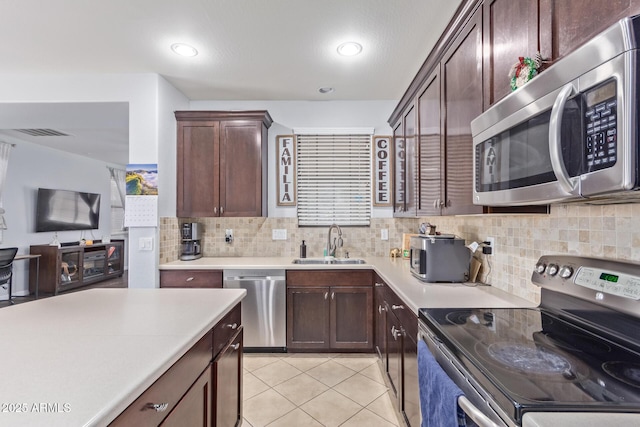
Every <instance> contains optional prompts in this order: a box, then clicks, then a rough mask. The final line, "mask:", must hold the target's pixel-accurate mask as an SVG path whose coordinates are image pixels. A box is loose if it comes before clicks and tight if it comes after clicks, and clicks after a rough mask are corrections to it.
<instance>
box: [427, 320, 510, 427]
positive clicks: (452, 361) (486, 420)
mask: <svg viewBox="0 0 640 427" xmlns="http://www.w3.org/2000/svg"><path fill="white" fill-rule="evenodd" d="M418 338H419V339H421V340H423V341H424V342H425V343H426V344H427V347H428V348H429V351H431V353H432V354H433V356H434V357H435V359H436V360H437V361H438V363H439V364H440V366H441V367H442V369H443V370H444V371H445V372H446V373H447V375H448V376H449V377H450V378H451V379H452V380H453V382H454V383H456V385H457V386H458V387H460V389H461V390H462V391H463V392H464V396H461V397H460V398H459V399H458V405H459V406H460V408H461V409H462V410H463V411H464V412H465V414H466V415H467V416H468V417H469V418H471V419H472V420H473V421H474V422H475V423H476V424H478V426H480V427H505V426H508V427H517V424H514V423H513V422H511V421H509V422H508V423H506V422H505V421H504V420H503V417H504V419H509V418H508V417H507V416H506V414H505V415H503V417H501V416H500V415H498V412H502V411H501V410H500V409H499V408H498V407H497V404H496V403H495V402H493V401H492V400H491V399H490V397H489V395H488V394H487V393H486V392H484V391H483V390H482V388H481V387H480V385H479V384H478V383H477V382H476V381H475V379H474V378H473V377H472V376H471V374H469V373H468V372H466V370H465V369H464V368H463V367H462V365H461V364H460V363H459V362H458V361H457V359H456V358H455V356H454V355H453V354H452V353H451V352H450V351H449V350H448V349H447V348H446V347H445V345H444V344H443V343H442V341H440V340H439V339H438V338H437V337H436V336H435V334H433V333H432V332H431V331H429V329H428V328H427V326H426V325H425V324H424V323H423V322H422V321H421V322H420V323H419V332H418ZM479 408H482V410H481V409H479Z"/></svg>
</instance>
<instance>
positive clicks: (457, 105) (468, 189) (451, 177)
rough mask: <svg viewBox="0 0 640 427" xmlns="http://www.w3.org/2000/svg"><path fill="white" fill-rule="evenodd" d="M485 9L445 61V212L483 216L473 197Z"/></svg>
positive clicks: (455, 44) (443, 81) (464, 30)
mask: <svg viewBox="0 0 640 427" xmlns="http://www.w3.org/2000/svg"><path fill="white" fill-rule="evenodd" d="M481 12H482V6H480V8H479V9H478V10H476V12H475V13H474V15H473V16H472V18H471V19H470V21H469V22H468V23H467V25H466V26H465V28H464V29H463V31H462V32H461V33H460V34H459V35H458V37H457V38H456V40H455V41H454V44H453V45H452V47H451V48H450V49H449V50H448V51H447V53H446V55H445V58H444V59H443V61H442V104H443V106H442V109H443V111H444V114H443V129H444V137H445V162H446V163H445V170H446V173H445V177H446V179H445V181H446V187H445V211H444V213H445V214H447V215H457V214H469V213H482V206H475V205H474V204H473V201H472V196H473V192H472V189H473V143H472V142H473V141H472V138H471V120H473V119H474V118H476V117H477V116H478V115H479V114H480V113H482V13H481Z"/></svg>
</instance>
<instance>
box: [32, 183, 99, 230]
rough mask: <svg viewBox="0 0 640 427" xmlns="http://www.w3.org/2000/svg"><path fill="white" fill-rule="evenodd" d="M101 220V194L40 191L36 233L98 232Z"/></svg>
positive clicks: (45, 189)
mask: <svg viewBox="0 0 640 427" xmlns="http://www.w3.org/2000/svg"><path fill="white" fill-rule="evenodd" d="M99 220H100V194H95V193H82V192H79V191H68V190H52V189H49V188H39V189H38V200H37V203H36V232H40V231H66V230H96V229H97V228H98V223H99Z"/></svg>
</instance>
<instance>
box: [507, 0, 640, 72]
mask: <svg viewBox="0 0 640 427" xmlns="http://www.w3.org/2000/svg"><path fill="white" fill-rule="evenodd" d="M515 3H517V2H515ZM638 13H640V2H639V1H638V0H606V1H605V0H540V52H541V54H542V57H543V58H551V59H553V60H554V61H555V60H556V59H559V58H562V57H563V56H566V55H567V54H568V53H570V52H572V51H574V50H575V49H576V48H577V47H579V46H580V45H582V44H583V43H584V42H586V41H588V40H589V39H591V38H592V37H593V36H596V35H597V34H598V33H600V32H602V31H603V30H605V29H607V28H608V27H609V26H611V25H613V24H614V23H615V22H616V21H618V20H619V19H621V18H624V17H626V16H633V15H636V14H638Z"/></svg>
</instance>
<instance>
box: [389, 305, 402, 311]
mask: <svg viewBox="0 0 640 427" xmlns="http://www.w3.org/2000/svg"><path fill="white" fill-rule="evenodd" d="M391 310H404V305H402V304H400V305H395V304H393V305H392V306H391Z"/></svg>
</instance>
